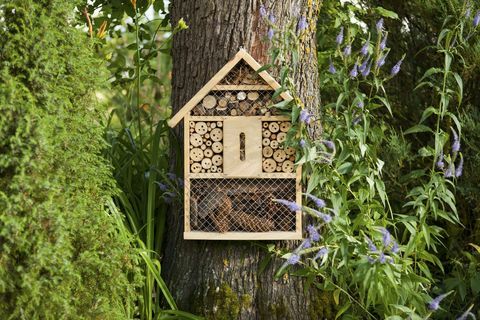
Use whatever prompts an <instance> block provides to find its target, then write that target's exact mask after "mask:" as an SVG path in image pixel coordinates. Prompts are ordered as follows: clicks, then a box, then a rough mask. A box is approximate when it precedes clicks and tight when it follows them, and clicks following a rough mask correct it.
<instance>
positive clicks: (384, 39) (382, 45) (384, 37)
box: [380, 33, 388, 51]
mask: <svg viewBox="0 0 480 320" xmlns="http://www.w3.org/2000/svg"><path fill="white" fill-rule="evenodd" d="M387 37H388V33H385V35H384V36H383V39H382V42H380V50H382V51H383V50H385V48H386V47H387Z"/></svg>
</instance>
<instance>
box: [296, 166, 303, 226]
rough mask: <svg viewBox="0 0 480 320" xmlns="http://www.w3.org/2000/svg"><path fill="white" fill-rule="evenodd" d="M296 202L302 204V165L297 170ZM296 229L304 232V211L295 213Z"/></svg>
mask: <svg viewBox="0 0 480 320" xmlns="http://www.w3.org/2000/svg"><path fill="white" fill-rule="evenodd" d="M296 191H297V192H296V202H297V203H298V204H299V205H302V166H298V167H297V172H296ZM295 226H296V228H295V230H296V232H298V233H300V234H302V230H303V224H302V211H297V212H296V215H295Z"/></svg>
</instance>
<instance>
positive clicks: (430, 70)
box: [418, 67, 443, 83]
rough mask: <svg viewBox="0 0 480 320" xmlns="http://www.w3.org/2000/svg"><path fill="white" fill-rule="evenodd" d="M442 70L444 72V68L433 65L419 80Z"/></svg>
mask: <svg viewBox="0 0 480 320" xmlns="http://www.w3.org/2000/svg"><path fill="white" fill-rule="evenodd" d="M440 72H443V70H442V69H440V68H433V67H432V68H430V69H428V70H427V71H425V73H424V74H423V76H422V77H421V78H420V80H418V82H420V83H421V82H422V81H423V80H424V79H426V78H429V77H430V76H431V75H433V74H437V73H440Z"/></svg>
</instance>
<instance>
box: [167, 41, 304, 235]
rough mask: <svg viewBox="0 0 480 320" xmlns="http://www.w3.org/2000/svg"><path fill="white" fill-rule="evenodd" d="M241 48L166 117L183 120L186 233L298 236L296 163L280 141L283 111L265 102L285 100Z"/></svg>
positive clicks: (292, 152) (286, 96)
mask: <svg viewBox="0 0 480 320" xmlns="http://www.w3.org/2000/svg"><path fill="white" fill-rule="evenodd" d="M260 67H261V66H260V64H259V63H258V62H257V61H255V60H254V59H253V58H252V57H251V56H250V55H249V54H248V53H247V52H246V51H245V50H243V49H241V50H240V51H239V52H238V53H237V54H236V55H235V57H234V58H233V59H232V60H230V61H229V62H228V63H227V64H226V65H225V66H224V67H223V68H222V69H220V71H218V73H217V74H215V76H214V77H213V78H212V79H211V80H210V81H209V82H208V83H207V84H206V85H205V86H204V87H203V88H202V89H200V91H198V93H197V94H196V95H195V96H193V98H191V100H190V101H188V102H187V104H185V106H183V107H182V108H181V109H180V111H178V113H176V114H175V115H174V116H173V117H172V119H170V121H169V125H170V126H171V127H174V126H176V125H177V124H178V123H179V122H180V121H181V120H182V119H183V120H184V124H185V125H184V128H185V129H184V130H185V133H184V137H185V142H184V143H185V144H184V153H185V154H184V156H185V205H184V210H185V228H184V229H185V232H184V238H185V239H203V240H282V239H301V237H302V222H301V220H302V215H301V212H300V211H298V212H291V211H290V210H289V209H288V208H286V207H285V206H283V205H281V204H278V203H276V202H275V201H273V200H274V199H286V200H289V201H296V202H297V203H300V202H301V186H300V176H301V172H300V170H301V168H300V167H298V168H295V167H294V162H295V154H296V150H295V149H294V148H290V147H285V146H284V145H283V142H284V141H285V139H286V135H287V132H288V130H289V129H290V125H291V124H290V119H289V117H286V116H282V115H279V113H278V112H277V111H276V109H275V108H269V106H271V105H273V104H275V103H277V102H279V101H280V100H282V99H283V100H291V99H292V97H291V96H290V95H289V94H288V93H287V92H283V93H281V94H280V95H279V96H278V97H276V98H275V99H274V98H273V94H274V92H275V90H276V89H278V88H279V87H280V85H279V84H278V83H277V82H276V81H275V80H274V79H273V78H272V77H271V76H270V75H269V74H268V73H267V72H266V71H262V72H258V73H257V72H256V71H257V70H258V69H259V68H260Z"/></svg>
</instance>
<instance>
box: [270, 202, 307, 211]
mask: <svg viewBox="0 0 480 320" xmlns="http://www.w3.org/2000/svg"><path fill="white" fill-rule="evenodd" d="M275 201H276V202H278V203H280V204H283V205H284V206H286V207H287V208H288V209H290V210H291V211H300V210H302V207H301V206H299V205H298V203H296V202H293V201H288V200H284V199H275Z"/></svg>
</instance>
